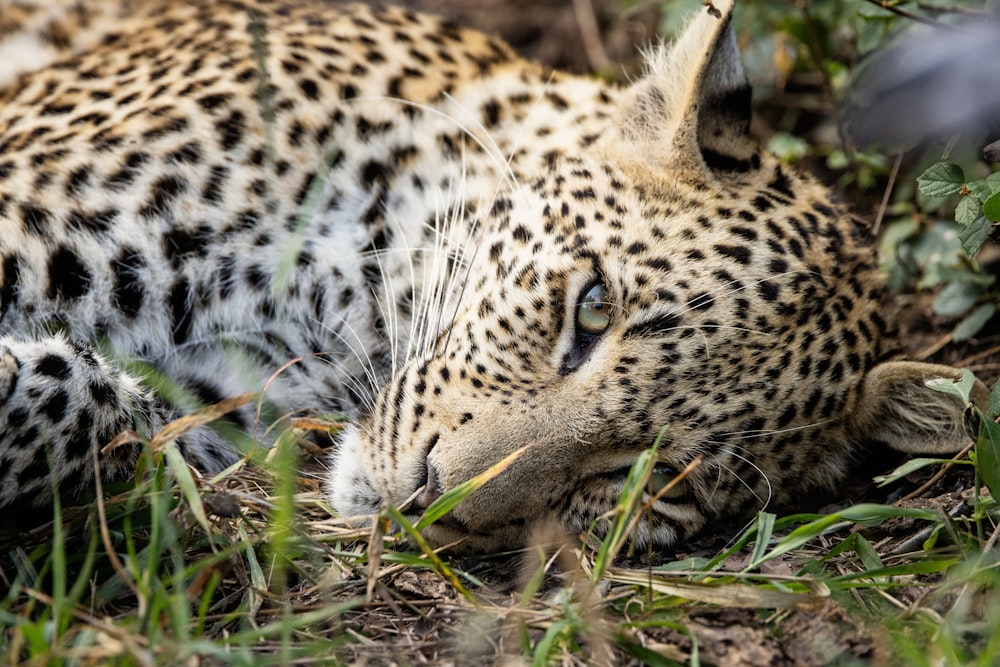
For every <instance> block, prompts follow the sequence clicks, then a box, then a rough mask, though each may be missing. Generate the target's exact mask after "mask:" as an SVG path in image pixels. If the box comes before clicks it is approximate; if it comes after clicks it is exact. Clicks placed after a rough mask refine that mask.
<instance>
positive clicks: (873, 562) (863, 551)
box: [854, 533, 884, 570]
mask: <svg viewBox="0 0 1000 667" xmlns="http://www.w3.org/2000/svg"><path fill="white" fill-rule="evenodd" d="M855 535H856V536H857V541H856V542H855V545H854V552H855V553H856V554H858V558H860V559H861V564H862V565H864V566H865V569H866V570H880V569H882V568H883V567H884V565H883V564H882V559H881V558H879V555H878V552H877V551H875V547H873V546H872V543H871V542H869V541H868V540H866V539H865V538H864V536H863V535H861V534H860V533H855Z"/></svg>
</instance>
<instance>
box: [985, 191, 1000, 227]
mask: <svg viewBox="0 0 1000 667" xmlns="http://www.w3.org/2000/svg"><path fill="white" fill-rule="evenodd" d="M983 213H985V214H986V217H987V218H989V219H990V221H991V222H1000V192H997V193H994V194H992V195H990V198H989V199H987V200H986V201H984V202H983Z"/></svg>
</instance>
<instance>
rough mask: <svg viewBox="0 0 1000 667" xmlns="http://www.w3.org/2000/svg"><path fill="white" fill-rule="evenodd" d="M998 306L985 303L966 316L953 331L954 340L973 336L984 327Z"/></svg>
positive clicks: (952, 337)
mask: <svg viewBox="0 0 1000 667" xmlns="http://www.w3.org/2000/svg"><path fill="white" fill-rule="evenodd" d="M996 310H997V307H996V306H995V305H993V304H992V303H984V304H983V305H981V306H979V308H976V309H975V310H974V311H972V312H971V313H970V314H969V315H968V316H967V317H965V318H964V319H963V320H962V321H961V322H959V323H958V324H957V325H955V330H954V331H952V332H951V339H952V340H954V341H960V340H966V339H968V338H972V337H973V336H975V335H976V334H977V333H979V330H980V329H982V328H983V327H984V326H985V325H986V323H987V322H989V321H990V318H991V317H993V313H995V312H996Z"/></svg>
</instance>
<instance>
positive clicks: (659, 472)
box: [648, 463, 688, 500]
mask: <svg viewBox="0 0 1000 667" xmlns="http://www.w3.org/2000/svg"><path fill="white" fill-rule="evenodd" d="M676 478H677V471H676V470H675V469H673V468H672V467H670V466H668V465H667V464H665V463H657V464H656V465H655V466H654V467H653V472H652V474H650V476H649V485H648V486H649V492H650V493H651V494H652V495H656V494H658V493H659V492H660V491H663V489H666V488H667V487H668V486H670V485H671V484H673V486H670V488H669V489H667V490H666V491H664V492H663V495H662V496H660V497H661V498H663V499H665V500H676V499H678V498H683V497H684V496H685V495H687V492H688V486H687V482H685V481H684V480H681V481H679V482H675V481H674V480H675V479H676Z"/></svg>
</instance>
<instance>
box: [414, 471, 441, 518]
mask: <svg viewBox="0 0 1000 667" xmlns="http://www.w3.org/2000/svg"><path fill="white" fill-rule="evenodd" d="M440 497H441V485H440V484H439V483H438V478H437V471H436V470H435V469H434V466H433V465H431V464H430V463H428V464H427V477H426V479H425V481H424V490H423V491H422V492H421V493H420V495H418V496H417V497H416V499H414V501H413V504H414V505H415V506H416V507H418V508H420V509H422V510H425V509H427V508H428V507H430V506H431V503H433V502H434V501H435V500H437V499H438V498H440Z"/></svg>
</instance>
